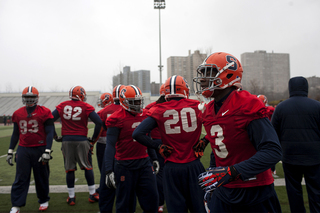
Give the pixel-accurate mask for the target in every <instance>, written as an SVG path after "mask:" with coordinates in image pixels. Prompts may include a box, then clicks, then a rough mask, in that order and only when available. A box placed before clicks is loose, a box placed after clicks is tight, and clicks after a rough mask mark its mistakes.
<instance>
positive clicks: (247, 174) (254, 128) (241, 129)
mask: <svg viewBox="0 0 320 213" xmlns="http://www.w3.org/2000/svg"><path fill="white" fill-rule="evenodd" d="M242 73H243V69H242V66H241V64H240V62H239V60H238V59H237V58H236V57H234V56H233V55H231V54H228V53H224V52H217V53H213V54H211V55H209V56H208V57H207V58H206V59H205V60H204V62H203V63H202V64H201V65H200V66H199V67H198V69H197V74H198V76H197V77H195V78H194V79H193V80H194V82H195V88H196V89H197V93H198V94H202V95H203V96H204V97H205V98H214V100H212V101H211V102H209V103H208V104H207V105H206V108H205V111H204V113H203V125H204V127H205V130H206V132H207V135H206V137H205V139H206V140H208V141H209V142H210V145H211V147H212V150H213V153H214V156H215V167H214V168H210V169H209V171H207V172H205V173H202V174H200V175H199V185H200V186H201V187H202V188H203V189H204V190H205V192H206V196H205V200H206V201H208V206H209V209H210V210H211V211H214V212H281V207H280V203H279V200H278V197H277V194H276V192H275V190H274V184H273V181H274V180H273V177H272V175H271V171H270V167H271V166H273V165H275V164H276V163H277V162H278V161H279V160H280V159H281V157H282V150H281V146H280V143H279V139H278V137H277V134H276V132H275V130H274V128H273V127H272V125H271V123H270V121H269V119H268V114H267V109H266V108H265V106H264V104H263V103H262V102H261V101H260V100H258V99H257V98H256V96H255V95H251V94H250V93H249V92H247V91H245V90H239V88H241V78H242Z"/></svg>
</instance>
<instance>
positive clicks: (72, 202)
mask: <svg viewBox="0 0 320 213" xmlns="http://www.w3.org/2000/svg"><path fill="white" fill-rule="evenodd" d="M67 203H68V204H69V205H70V206H74V205H76V197H73V198H70V197H68V199H67Z"/></svg>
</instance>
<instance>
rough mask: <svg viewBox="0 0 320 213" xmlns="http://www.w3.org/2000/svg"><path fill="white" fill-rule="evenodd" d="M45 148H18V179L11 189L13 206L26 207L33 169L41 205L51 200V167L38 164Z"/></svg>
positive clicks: (46, 164) (41, 163) (45, 164)
mask: <svg viewBox="0 0 320 213" xmlns="http://www.w3.org/2000/svg"><path fill="white" fill-rule="evenodd" d="M44 150H45V146H37V147H23V146H18V149H17V153H16V159H15V160H16V177H15V180H14V183H13V184H12V188H11V203H12V206H17V207H21V206H25V205H26V199H27V195H28V190H29V185H30V176H31V169H32V170H33V176H34V181H35V186H36V192H37V197H38V199H39V200H38V202H39V203H45V202H47V201H48V200H50V197H49V173H50V171H49V165H48V163H43V162H38V160H39V158H40V157H41V155H42V154H43V153H44Z"/></svg>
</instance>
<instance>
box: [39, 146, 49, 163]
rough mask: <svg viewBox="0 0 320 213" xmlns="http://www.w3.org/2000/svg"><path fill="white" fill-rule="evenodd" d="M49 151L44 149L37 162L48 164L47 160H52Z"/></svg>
mask: <svg viewBox="0 0 320 213" xmlns="http://www.w3.org/2000/svg"><path fill="white" fill-rule="evenodd" d="M51 152H52V151H51V150H50V149H46V150H45V151H44V153H43V154H42V155H41V157H40V158H39V160H38V162H41V161H42V162H43V163H48V162H49V160H51V159H52V156H51Z"/></svg>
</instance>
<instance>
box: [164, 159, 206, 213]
mask: <svg viewBox="0 0 320 213" xmlns="http://www.w3.org/2000/svg"><path fill="white" fill-rule="evenodd" d="M203 172H205V169H204V167H203V165H202V163H201V162H200V160H199V159H197V160H195V161H192V162H189V163H173V162H170V161H167V162H166V165H165V167H164V171H163V189H164V198H165V200H166V204H167V209H168V212H186V213H187V212H188V210H189V211H190V212H204V213H206V210H205V208H204V203H203V197H204V191H203V190H202V189H201V187H200V186H199V184H198V175H199V174H201V173H203Z"/></svg>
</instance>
